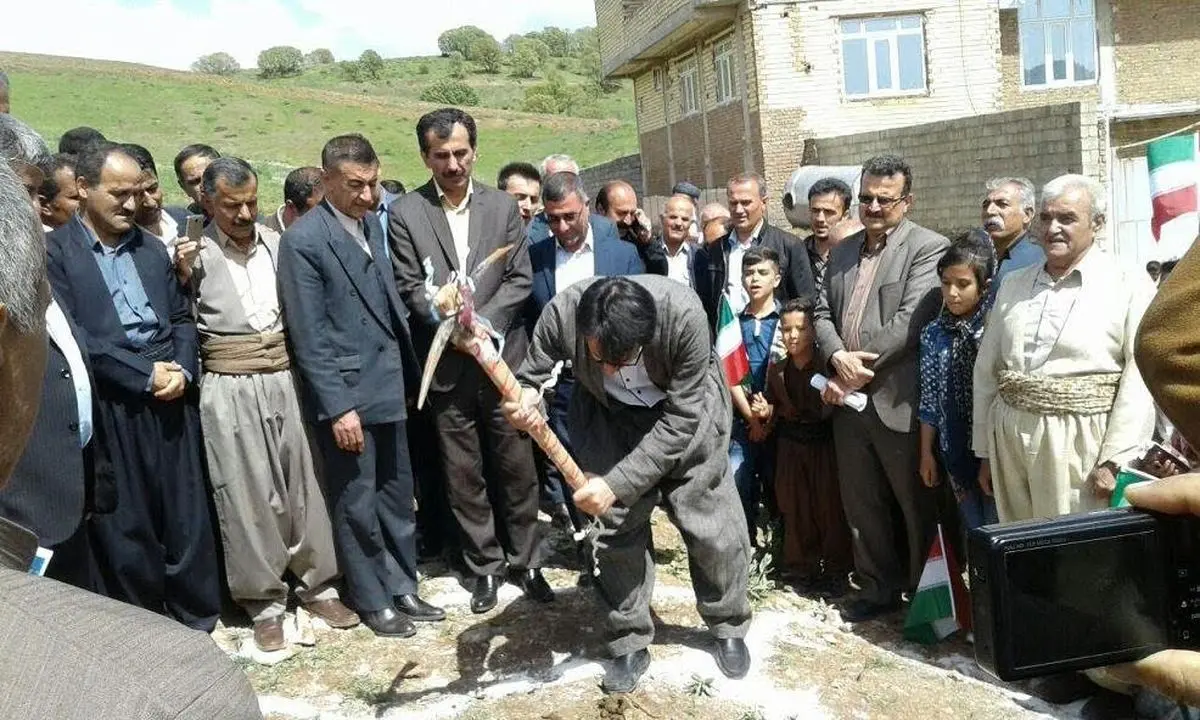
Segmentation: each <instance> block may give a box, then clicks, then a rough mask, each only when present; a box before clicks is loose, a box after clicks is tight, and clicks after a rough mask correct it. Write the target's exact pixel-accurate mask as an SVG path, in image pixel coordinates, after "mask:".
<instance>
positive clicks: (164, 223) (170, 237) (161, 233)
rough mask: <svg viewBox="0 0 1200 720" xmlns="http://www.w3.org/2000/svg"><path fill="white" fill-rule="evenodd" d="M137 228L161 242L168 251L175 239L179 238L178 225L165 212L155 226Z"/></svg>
mask: <svg viewBox="0 0 1200 720" xmlns="http://www.w3.org/2000/svg"><path fill="white" fill-rule="evenodd" d="M138 227H140V228H141V229H142V230H144V231H146V232H148V233H150V234H151V235H153V236H154V237H156V238H158V239H159V240H162V241H163V244H164V245H166V246H167V248H168V249H170V248H171V245H172V244H173V243H174V242H175V238H177V237H179V223H177V222H175V218H173V217H171V216H170V215H168V214H167V213H165V212H164V213H162V215H161V216H160V217H159V218H158V222H157V223H156V224H154V225H139V226H138Z"/></svg>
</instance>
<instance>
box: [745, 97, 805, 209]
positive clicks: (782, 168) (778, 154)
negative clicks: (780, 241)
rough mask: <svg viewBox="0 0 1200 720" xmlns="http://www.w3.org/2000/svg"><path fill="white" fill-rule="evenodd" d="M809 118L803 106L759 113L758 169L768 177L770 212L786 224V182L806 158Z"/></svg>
mask: <svg viewBox="0 0 1200 720" xmlns="http://www.w3.org/2000/svg"><path fill="white" fill-rule="evenodd" d="M806 120H807V114H806V113H805V111H804V110H800V109H786V110H766V109H764V110H762V112H761V113H759V123H760V125H761V137H762V142H761V144H760V145H759V147H761V148H762V155H761V157H760V158H759V164H758V165H757V167H756V168H755V169H756V170H757V171H758V172H759V173H761V174H762V175H763V176H764V177H765V178H766V179H767V215H768V216H769V217H770V218H771V220H772V222H775V223H777V224H782V225H783V226H784V227H787V220H786V218H785V217H784V214H783V186H784V185H785V184H786V183H787V181H788V178H790V177H791V176H792V173H793V172H795V170H796V168H798V167H800V164H801V162H802V161H803V160H804V139H805V132H804V127H805V122H806Z"/></svg>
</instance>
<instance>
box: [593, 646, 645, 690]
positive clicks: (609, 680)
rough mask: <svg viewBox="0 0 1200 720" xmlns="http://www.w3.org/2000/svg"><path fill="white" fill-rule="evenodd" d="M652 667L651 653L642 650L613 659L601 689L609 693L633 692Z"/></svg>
mask: <svg viewBox="0 0 1200 720" xmlns="http://www.w3.org/2000/svg"><path fill="white" fill-rule="evenodd" d="M649 667H650V651H649V650H647V649H645V648H642V649H641V650H636V651H634V652H631V653H629V654H627V655H618V656H617V657H615V658H613V661H612V664H611V665H609V666H608V671H607V672H605V673H604V680H603V681H602V682H601V687H602V688H603V689H604V692H607V693H628V692H633V689H634V688H635V687H637V684H638V678H640V677H641V676H642V674H643V673H645V672H646V669H647V668H649Z"/></svg>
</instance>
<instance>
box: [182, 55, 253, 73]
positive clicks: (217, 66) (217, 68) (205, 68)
mask: <svg viewBox="0 0 1200 720" xmlns="http://www.w3.org/2000/svg"><path fill="white" fill-rule="evenodd" d="M241 69H242V66H241V65H238V61H237V60H235V59H234V57H233V56H232V55H230V54H229V53H227V52H215V53H213V54H211V55H201V56H200V57H199V59H197V60H196V62H194V63H192V71H193V72H198V73H204V74H205V75H234V74H236V73H237V71H239V70H241Z"/></svg>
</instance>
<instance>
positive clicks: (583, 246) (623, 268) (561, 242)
mask: <svg viewBox="0 0 1200 720" xmlns="http://www.w3.org/2000/svg"><path fill="white" fill-rule="evenodd" d="M542 204H543V206H544V207H545V210H544V214H545V217H546V229H547V232H548V233H549V234H547V235H544V236H543V237H531V238H530V241H531V243H532V244H531V245H530V246H529V261H530V263H531V264H532V265H533V292H532V293H531V294H530V296H529V302H528V303H527V305H526V308H527V309H526V325H527V326H528V328H529V332H530V334H531V335H532V333H533V328H534V325H536V324H537V320H538V317H539V316H541V314H542V309H543V308H545V307H546V305H547V304H548V303H549V302H550V300H551V298H553V297H554V296H555V295H556V294H557V293H559V292H560V291H562V290H565V289H566V288H567V287H568V286H570V285H571V284H573V283H576V282H578V281H580V280H585V279H587V278H591V277H608V276H611V275H641V274H642V273H644V272H645V271H646V270H645V267H644V266H643V265H642V259H641V258H640V257H639V256H638V251H637V248H635V247H634V246H633V245H632V244H630V243H627V242H624V241H622V240H621V237H620V235H619V234H618V233H617V226H616V225H615V224H614V223H613V222H612V221H611V220H609V219H608V218H605V217H602V216H600V215H591V214H589V213H588V197H587V194H586V193H585V192H584V190H583V182H582V181H581V180H580V179H579V176H578V175H576V174H574V173H569V172H560V173H555V174H554V175H551V176H550V177H548V178H546V181H545V184H544V185H543V187H542ZM574 385H575V381H574V376H573V375H572V374H571V368H569V367H564V368H563V369H562V371H561V372H560V373H559V376H558V383H557V384H556V385H555V387H554V397H553V398H552V399H551V401H550V428H551V429H552V430H553V431H554V434H555V435H557V436H558V439H559V440H561V441H562V443H563V445H565V446H566V447H567V450H568V451H569V450H570V449H571V443H570V436H569V435H568V433H567V407H568V406H569V405H570V403H571V390H572V388H573V387H574ZM545 469H546V472H545V474H546V478H545V480H544V483H543V486H542V499H543V502H545V503H546V504H548V505H549V506H550V507H551V516H552V517H553V518H554V520H555V522H556V523H558V524H559V525H564V526H565V525H567V524H573V525H575V526H578V525H579V521H580V518H579V515H578V513H577V512H576V511H575V504H574V503H573V502H571V495H570V494H569V493H567V492H566V491H565V488H564V487H563V479H562V473H560V472H559V471H558V468H556V467H554V463H551V462H549V461H546V462H545Z"/></svg>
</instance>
